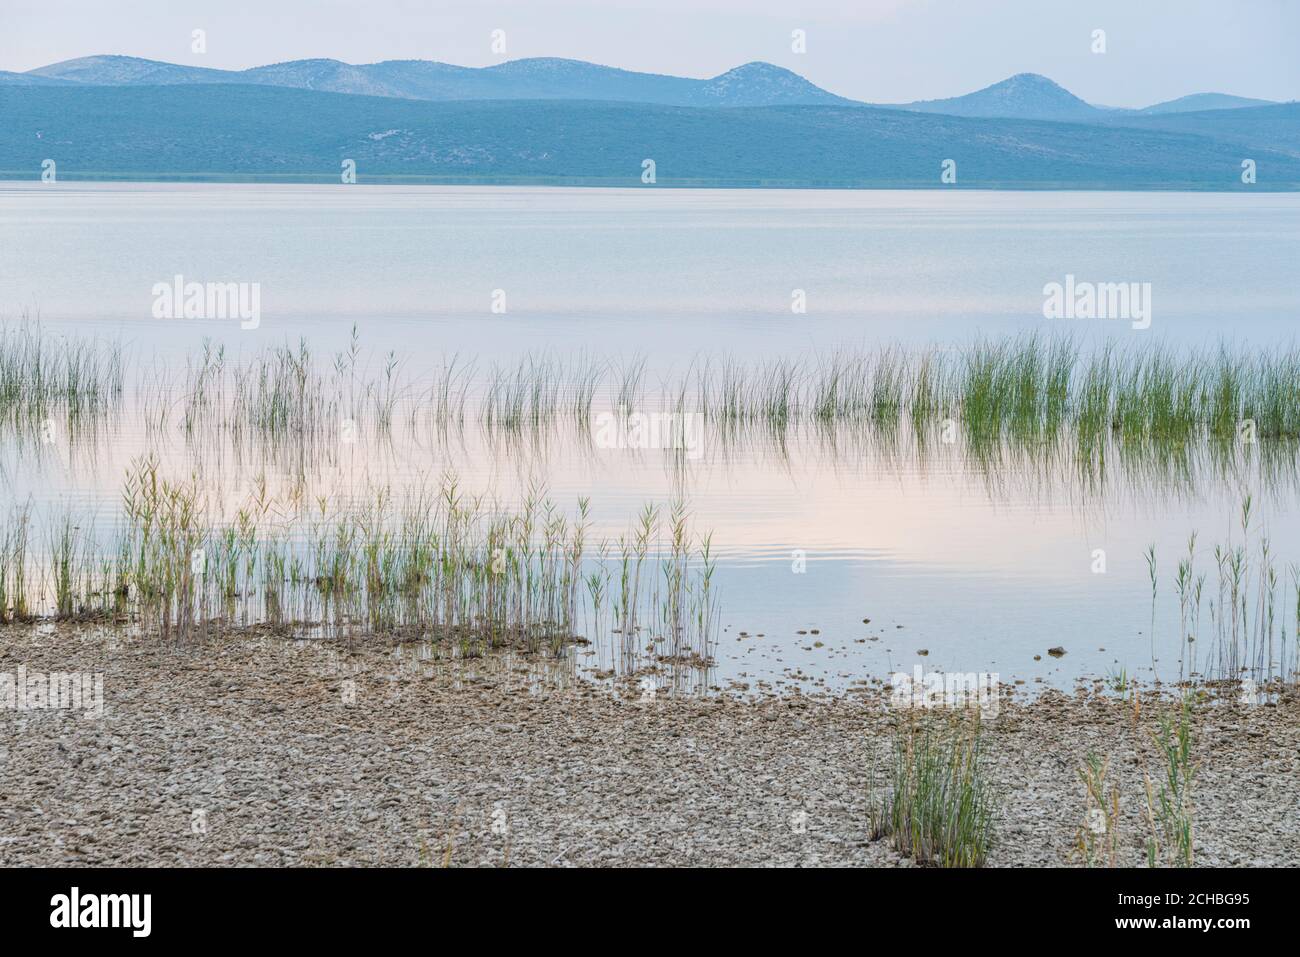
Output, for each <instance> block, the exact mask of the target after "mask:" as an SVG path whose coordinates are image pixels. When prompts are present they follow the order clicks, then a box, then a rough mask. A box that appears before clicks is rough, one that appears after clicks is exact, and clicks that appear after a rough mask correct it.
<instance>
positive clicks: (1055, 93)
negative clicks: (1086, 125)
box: [897, 73, 1106, 122]
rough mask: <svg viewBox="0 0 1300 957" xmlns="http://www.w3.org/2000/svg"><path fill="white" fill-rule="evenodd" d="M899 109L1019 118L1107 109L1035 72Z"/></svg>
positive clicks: (1088, 114)
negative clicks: (1089, 102) (959, 94)
mask: <svg viewBox="0 0 1300 957" xmlns="http://www.w3.org/2000/svg"><path fill="white" fill-rule="evenodd" d="M897 108H898V109H902V110H911V111H913V112H920V113H945V114H947V115H949V116H978V117H997V118H1014V119H1022V120H1059V121H1065V122H1086V121H1089V120H1096V119H1098V118H1099V117H1100V116H1101V115H1102V114H1104V113H1105V112H1106V111H1105V110H1103V109H1099V108H1098V107H1095V106H1092V105H1090V104H1088V103H1085V102H1084V101H1083V100H1081V99H1079V98H1078V97H1077V96H1075V95H1074V94H1073V93H1071V92H1070V91H1069V90H1067V89H1065V87H1063V86H1060V85H1059V84H1057V83H1054V82H1053V81H1051V80H1049V79H1048V78H1047V77H1045V76H1040V75H1039V74H1037V73H1017V74H1016V75H1015V76H1012V77H1008V78H1007V79H1005V80H1003V81H1002V82H1000V83H994V84H993V85H992V86H987V87H985V88H984V89H982V90H976V91H975V92H974V93H967V94H966V95H965V96H954V97H949V98H948V99H944V100H918V101H917V102H915V103H904V104H899V105H898V107H897Z"/></svg>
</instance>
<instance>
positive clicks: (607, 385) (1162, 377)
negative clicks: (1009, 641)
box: [0, 323, 1300, 687]
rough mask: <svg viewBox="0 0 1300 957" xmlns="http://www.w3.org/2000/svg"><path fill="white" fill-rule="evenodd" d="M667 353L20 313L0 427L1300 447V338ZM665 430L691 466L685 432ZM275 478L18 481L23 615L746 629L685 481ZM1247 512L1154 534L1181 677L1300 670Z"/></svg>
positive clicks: (442, 634) (379, 630)
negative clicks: (258, 345) (75, 328)
mask: <svg viewBox="0 0 1300 957" xmlns="http://www.w3.org/2000/svg"><path fill="white" fill-rule="evenodd" d="M648 378H649V376H648V374H647V370H646V365H645V363H644V361H642V360H636V359H634V360H630V361H625V362H621V363H612V362H607V361H604V360H600V359H596V358H593V357H588V356H579V357H577V358H574V359H571V360H562V359H559V358H551V357H540V358H539V357H533V358H528V359H525V360H523V361H522V362H521V363H520V364H519V365H517V366H515V367H500V366H493V367H491V368H490V369H489V370H487V372H486V374H483V375H479V374H476V372H475V370H474V367H473V365H472V364H471V363H462V362H461V361H460V360H459V359H457V358H456V357H451V358H448V359H447V360H446V361H445V363H444V365H443V366H442V367H441V368H439V369H434V370H431V371H425V372H423V373H417V372H413V371H412V370H409V369H408V368H407V367H406V366H405V365H404V364H403V363H402V362H400V361H399V360H398V359H397V358H396V357H395V356H394V355H392V354H389V355H388V356H385V357H381V360H380V362H379V363H378V367H377V368H375V364H374V363H373V362H372V361H371V360H370V359H368V358H365V357H364V356H363V352H362V348H361V345H360V342H359V339H358V337H357V336H356V333H355V330H354V333H353V340H352V343H351V346H350V347H349V348H348V349H346V350H344V351H341V352H338V353H336V354H335V355H334V356H333V359H332V362H329V363H322V362H321V361H320V360H318V359H317V358H316V357H315V356H314V355H313V353H312V352H311V351H310V349H309V347H308V346H307V344H306V343H305V342H301V343H299V344H298V345H297V346H292V347H291V346H288V345H286V346H281V347H276V348H272V349H269V350H265V351H263V352H260V353H257V354H255V355H253V356H251V357H248V358H242V359H236V358H233V357H230V356H228V355H227V354H226V352H225V351H224V349H223V348H222V347H220V346H217V345H213V344H212V343H210V342H209V343H205V344H204V346H203V348H202V350H200V352H199V353H198V354H196V355H191V356H190V357H189V358H188V359H187V360H186V362H185V365H184V367H183V369H180V370H178V371H176V372H175V373H173V374H171V375H168V374H167V372H166V370H164V369H162V368H161V367H160V366H159V364H158V363H157V362H155V363H153V364H152V365H149V364H142V365H141V366H140V367H139V368H134V367H131V366H130V365H129V363H128V362H127V361H126V360H125V359H124V352H123V349H122V346H121V345H120V344H118V343H113V342H105V341H100V340H87V339H77V338H63V337H55V336H51V335H49V334H47V333H45V332H44V331H43V330H42V329H41V327H40V326H39V325H37V324H28V323H24V324H20V325H10V326H0V437H3V438H5V439H6V440H14V441H18V442H20V443H21V442H22V441H25V440H31V439H33V437H34V436H38V435H41V434H42V433H43V432H49V431H51V430H53V431H56V432H57V431H58V430H59V429H64V430H66V434H67V437H68V441H69V442H70V443H72V442H78V441H79V442H85V443H90V444H92V445H93V443H94V441H96V440H97V438H100V437H103V436H104V435H106V434H108V433H110V432H111V431H112V429H113V428H114V427H117V426H118V425H120V422H121V421H122V420H123V419H124V418H129V419H131V420H132V421H140V420H143V422H144V428H145V434H146V435H147V436H148V437H149V438H150V439H151V440H158V441H159V442H161V439H162V438H163V437H164V436H166V435H168V434H177V433H179V434H180V435H183V436H184V437H185V438H186V441H187V442H189V441H191V440H193V441H196V442H198V443H199V444H200V445H201V444H202V443H203V442H206V441H211V440H212V438H213V437H214V436H216V437H218V438H219V440H220V441H223V442H224V441H230V442H232V443H239V442H241V441H243V440H245V439H247V438H255V440H256V441H258V442H261V443H266V444H269V445H272V446H275V447H278V448H281V449H282V450H283V449H291V450H293V454H294V456H296V457H297V459H298V460H299V468H300V469H301V468H303V467H304V466H303V462H304V461H308V460H315V459H314V457H315V456H319V455H321V454H322V453H323V452H324V451H325V450H327V449H328V448H330V447H331V446H336V445H337V444H338V443H340V442H346V441H349V438H348V437H347V436H346V435H345V434H343V433H344V432H347V431H351V432H354V433H359V434H360V435H361V436H367V435H376V434H378V435H384V434H388V435H394V434H399V435H400V434H401V430H402V429H406V430H408V434H409V435H425V436H428V435H431V434H432V435H442V436H443V437H444V438H445V437H446V436H447V435H448V434H449V433H452V432H455V431H456V430H461V429H465V428H474V427H477V428H479V429H481V430H486V431H488V432H502V433H507V434H511V435H517V436H518V435H523V436H528V435H535V434H537V433H543V432H547V431H550V430H559V431H561V432H563V433H565V434H568V435H571V436H575V437H577V438H578V440H579V443H585V444H587V445H592V444H594V441H595V440H594V438H593V436H594V430H593V428H592V422H593V417H594V414H595V413H596V411H597V410H598V409H600V408H602V407H603V406H611V407H615V408H618V409H620V410H622V412H621V414H623V415H626V416H630V415H634V414H635V413H636V411H638V410H655V411H666V412H668V413H670V414H673V415H677V416H691V415H694V416H699V417H701V418H703V419H704V420H705V421H706V422H707V423H708V424H709V428H710V432H709V435H710V436H714V437H725V436H727V435H731V436H732V437H733V439H735V438H738V437H744V436H746V435H750V434H752V431H751V430H756V431H758V432H759V433H760V434H763V435H765V436H766V437H767V438H768V439H769V440H770V441H773V442H774V443H776V444H778V445H780V444H782V443H783V442H784V441H785V440H787V439H788V438H789V436H790V434H791V432H792V430H793V429H795V428H796V427H802V428H806V429H811V430H814V431H816V430H819V429H830V430H832V431H833V432H834V434H836V435H839V434H841V433H840V432H837V431H834V430H841V429H847V430H850V431H851V432H858V433H862V434H866V435H869V436H871V437H872V438H873V440H875V441H876V442H878V443H881V442H883V443H884V444H886V445H887V444H888V443H889V442H890V441H895V440H896V439H897V437H898V436H899V435H905V436H908V437H909V438H910V440H911V441H912V443H913V444H914V445H915V446H920V447H922V448H924V447H933V448H936V449H941V448H943V447H944V446H945V445H947V444H950V443H951V442H955V441H957V440H960V441H961V443H962V444H963V446H964V451H965V453H966V454H967V455H968V456H974V457H975V458H976V459H978V457H979V456H980V455H981V454H984V455H986V456H987V457H988V458H989V460H990V461H996V458H997V456H998V454H999V450H1001V449H1003V448H1004V447H1006V446H1010V447H1012V448H1024V449H1033V450H1037V453H1038V454H1041V452H1042V450H1050V451H1049V452H1048V453H1047V454H1048V455H1049V456H1055V455H1057V454H1059V452H1060V450H1061V449H1063V448H1065V449H1069V450H1071V454H1072V456H1073V461H1075V462H1076V463H1077V462H1084V463H1094V464H1104V463H1105V461H1106V460H1107V458H1108V457H1110V456H1114V455H1118V456H1119V458H1120V459H1121V461H1123V458H1124V455H1125V453H1126V450H1127V454H1129V455H1134V454H1139V453H1140V454H1141V455H1146V456H1154V457H1156V458H1160V457H1162V456H1164V457H1167V458H1169V459H1172V460H1173V461H1175V462H1178V461H1185V458H1186V456H1187V455H1188V454H1189V451H1188V450H1189V449H1190V448H1193V447H1196V446H1201V447H1203V448H1204V449H1205V450H1207V451H1206V452H1205V453H1204V454H1207V455H1209V456H1210V457H1211V458H1212V459H1213V458H1215V457H1216V456H1217V457H1218V461H1219V462H1220V465H1221V466H1222V467H1229V466H1230V465H1231V464H1232V463H1234V462H1236V461H1237V460H1238V459H1239V458H1241V457H1245V456H1249V455H1251V454H1252V452H1253V450H1262V451H1260V456H1259V457H1260V459H1261V461H1266V460H1267V459H1268V456H1269V455H1270V454H1272V455H1275V456H1279V457H1277V458H1275V459H1274V461H1275V462H1277V463H1279V466H1280V468H1279V470H1283V471H1284V470H1285V464H1286V461H1287V456H1288V454H1289V455H1290V456H1291V457H1292V458H1291V461H1294V454H1295V449H1296V448H1300V442H1296V441H1295V440H1296V439H1297V438H1300V352H1297V351H1296V350H1295V349H1288V350H1285V351H1283V352H1280V353H1258V354H1250V353H1240V352H1232V351H1229V350H1227V349H1223V348H1221V349H1218V350H1214V351H1205V350H1201V351H1196V350H1192V351H1185V352H1181V353H1178V352H1173V351H1170V350H1163V349H1160V348H1144V349H1138V350H1121V349H1118V348H1115V347H1110V346H1107V347H1103V348H1102V349H1100V350H1099V351H1094V352H1084V351H1083V350H1081V349H1080V347H1078V345H1077V344H1076V343H1075V342H1074V341H1073V340H1070V339H1048V338H1046V337H1042V336H1025V337H1020V338H1017V339H1011V340H1006V341H1002V342H988V341H977V342H975V343H972V344H970V345H968V346H963V347H958V348H954V349H946V350H941V349H938V348H932V349H922V350H904V349H902V348H899V347H883V348H880V349H876V350H848V349H844V350H837V351H833V352H831V353H828V354H826V355H824V356H819V357H816V358H815V359H797V358H796V359H783V360H777V361H773V362H767V363H762V364H759V365H744V364H740V363H732V362H725V361H711V360H708V359H701V360H699V361H698V362H696V363H694V364H692V366H691V367H690V369H688V370H687V372H686V374H685V375H684V376H682V377H680V378H678V379H676V380H668V381H666V382H663V383H662V384H661V385H660V387H659V388H658V389H655V388H652V387H649V386H648V385H647V379H648ZM51 423H55V424H54V425H51ZM6 432H8V433H11V434H9V435H5V433H6ZM355 438H356V435H353V437H352V439H353V440H355ZM34 447H36V448H40V447H41V443H40V442H36V443H35V445H34ZM1287 449H1290V450H1291V451H1290V453H1288V452H1287V451H1286V450H1287ZM1268 450H1273V451H1272V452H1269V451H1268ZM1279 453H1280V454H1279ZM664 454H666V455H667V457H668V458H669V459H670V460H672V461H676V462H678V463H679V464H681V465H683V466H685V465H686V464H688V463H687V459H688V458H689V456H688V455H686V454H685V450H682V449H669V450H665V451H664ZM250 479H251V484H250V483H245V484H244V487H245V488H250V487H251V490H250V491H247V492H246V493H241V494H240V495H239V496H238V497H235V498H232V497H230V496H228V495H226V494H224V492H222V491H220V490H219V489H214V488H213V487H212V484H211V483H206V482H203V481H200V479H199V475H198V472H196V471H189V472H186V473H184V474H180V475H172V474H168V471H167V469H166V468H164V467H163V466H162V465H161V463H160V459H159V457H158V456H157V454H156V453H155V452H152V451H151V452H148V453H145V454H142V455H140V456H137V457H135V458H134V459H133V460H132V463H131V465H130V467H129V468H128V470H127V474H126V475H125V477H124V479H123V483H122V487H121V501H120V508H119V509H118V510H117V511H116V514H115V515H112V516H109V520H108V522H107V524H106V525H105V523H103V522H101V521H99V518H100V517H98V516H93V515H90V514H86V513H84V512H83V511H78V510H77V509H75V508H71V507H53V506H51V507H49V508H47V509H44V510H43V511H41V512H38V511H37V510H35V509H34V508H33V505H32V504H31V503H21V502H11V503H8V506H7V508H6V515H5V524H4V530H3V533H2V534H0V621H18V622H23V621H32V620H35V619H37V618H52V619H54V620H57V621H73V620H89V621H107V622H116V623H120V624H128V625H131V626H132V627H135V628H139V629H143V630H144V631H145V632H147V633H149V634H152V635H156V636H158V637H161V638H162V639H163V640H165V641H172V642H176V641H181V642H183V641H186V640H190V639H191V638H193V636H195V635H196V634H204V633H207V632H209V631H211V630H217V631H220V630H223V629H230V628H238V627H246V626H250V625H252V626H265V627H267V628H269V629H270V631H271V632H272V633H274V634H281V635H285V634H290V633H292V632H294V631H298V632H305V633H308V634H311V635H313V636H325V637H336V638H346V639H354V638H357V637H360V636H364V635H370V636H388V637H395V638H399V639H400V638H405V637H420V638H422V639H424V640H428V641H431V642H433V643H434V644H438V645H443V646H447V647H452V648H455V649H456V653H457V654H458V655H459V656H461V657H473V656H477V655H481V654H484V653H486V652H489V651H493V650H500V649H507V648H508V649H513V650H516V651H525V652H528V653H533V654H536V653H541V652H545V653H546V654H549V655H551V656H555V655H561V654H564V653H566V650H567V649H568V648H570V647H571V646H572V645H574V644H575V643H590V644H595V645H597V646H598V648H599V649H600V651H601V652H602V656H603V657H602V660H604V661H607V662H608V666H609V670H610V671H611V672H613V673H619V674H631V673H636V672H637V670H638V669H640V668H643V667H646V666H647V665H650V666H653V665H654V664H655V663H659V664H664V665H666V666H671V667H674V668H677V667H681V668H683V669H685V670H688V671H693V672H697V673H702V674H703V675H705V676H707V672H708V669H709V666H710V664H711V663H712V661H713V656H714V650H715V646H716V642H717V640H718V638H719V633H720V630H721V615H722V608H721V605H720V601H719V596H718V594H717V590H716V589H715V588H714V586H713V577H714V573H715V570H716V567H717V559H716V557H715V555H716V550H715V549H714V546H713V542H712V538H711V535H710V534H709V533H708V531H707V530H698V529H695V528H694V527H693V523H692V521H691V518H690V515H689V513H688V510H687V508H686V507H685V505H684V504H683V503H682V502H680V501H678V502H670V503H668V504H667V505H666V506H665V505H656V504H655V503H650V504H647V505H646V506H645V507H644V508H643V509H642V511H641V512H640V514H639V515H637V516H635V517H633V518H631V519H630V520H629V522H628V525H627V527H626V530H625V531H624V532H623V533H622V534H619V535H617V536H615V537H612V538H606V539H604V540H602V541H599V542H597V541H593V540H592V536H591V532H590V521H589V513H590V502H589V501H588V500H586V499H580V500H579V501H578V503H577V506H576V509H575V510H573V511H566V510H564V509H561V508H559V507H557V506H556V504H555V503H553V502H550V501H548V499H547V497H546V494H545V491H544V490H543V489H541V488H537V487H533V489H532V491H530V492H527V493H526V494H524V495H523V496H522V498H521V500H520V501H518V502H514V503H510V502H499V501H494V500H491V499H488V498H485V497H481V496H471V495H469V494H468V493H466V492H464V491H463V490H462V489H461V488H460V487H459V485H458V482H457V479H456V478H455V475H454V473H452V472H451V471H444V473H443V474H442V475H441V476H440V477H439V478H437V479H433V478H432V477H431V476H430V477H426V478H425V479H423V480H421V481H419V482H418V483H417V485H416V486H414V487H405V488H398V489H396V490H394V489H393V488H391V487H390V486H388V485H371V484H367V486H366V487H365V488H361V489H353V490H349V491H348V492H347V493H340V492H335V493H333V494H317V493H312V492H309V491H308V486H307V483H306V482H303V481H298V482H296V483H290V484H289V485H288V487H287V489H285V490H282V491H279V492H273V491H271V489H270V486H269V484H268V482H267V479H266V477H265V473H264V472H263V473H261V474H260V475H258V474H254V475H253V476H251V477H250ZM1238 526H1239V535H1234V536H1232V537H1231V538H1230V539H1229V540H1228V541H1225V542H1222V543H1220V544H1217V545H1216V546H1214V547H1213V548H1212V549H1209V550H1208V553H1209V557H1207V556H1206V552H1207V550H1206V549H1204V548H1200V549H1198V547H1197V544H1196V537H1195V535H1192V536H1191V538H1190V540H1189V541H1188V545H1187V550H1186V553H1185V554H1183V555H1181V556H1179V557H1178V558H1177V560H1176V561H1177V568H1176V571H1175V572H1174V573H1173V575H1172V577H1171V576H1170V575H1169V572H1168V570H1167V569H1164V570H1162V563H1164V562H1165V561H1166V560H1165V558H1164V556H1163V555H1160V556H1157V555H1156V553H1155V547H1154V546H1152V547H1151V549H1150V550H1149V552H1148V555H1147V564H1148V569H1149V573H1150V578H1151V590H1152V603H1151V621H1150V623H1149V625H1150V632H1149V640H1150V644H1151V656H1152V659H1153V665H1154V659H1155V658H1156V657H1157V652H1156V639H1157V634H1158V633H1159V634H1162V635H1166V636H1167V635H1168V632H1169V630H1170V628H1171V627H1172V626H1171V625H1170V624H1169V623H1167V622H1166V621H1165V620H1164V618H1165V616H1164V615H1163V614H1162V615H1161V616H1160V620H1157V602H1158V599H1159V598H1160V596H1162V595H1168V594H1169V591H1168V589H1169V582H1170V581H1171V580H1172V583H1173V588H1174V591H1175V593H1176V597H1177V602H1178V606H1177V607H1178V631H1177V633H1176V634H1177V635H1178V636H1179V650H1180V654H1179V672H1178V680H1179V681H1180V682H1183V681H1191V680H1193V679H1197V680H1211V681H1237V680H1241V679H1249V680H1251V681H1254V682H1256V683H1259V684H1261V685H1262V684H1267V683H1269V682H1273V681H1277V680H1280V681H1282V682H1286V681H1288V680H1291V679H1292V678H1293V677H1294V675H1295V673H1296V648H1297V641H1296V639H1297V635H1298V634H1300V567H1298V566H1296V565H1294V564H1292V565H1289V566H1283V565H1282V564H1281V563H1280V562H1279V560H1278V558H1277V557H1276V554H1275V552H1274V550H1273V547H1272V544H1271V542H1270V538H1269V534H1268V531H1267V529H1266V528H1262V527H1260V522H1259V520H1258V519H1257V518H1256V517H1255V509H1254V503H1253V502H1252V499H1251V498H1250V497H1249V496H1246V497H1245V499H1244V501H1243V502H1242V507H1241V511H1240V515H1239V522H1238ZM1166 602H1168V599H1166ZM611 636H612V637H611ZM1167 677H1170V678H1171V677H1172V676H1167ZM705 683H707V677H706V679H705ZM1110 683H1111V684H1114V685H1116V686H1117V687H1118V686H1123V685H1127V684H1128V679H1127V677H1126V676H1113V680H1111V681H1110ZM695 684H698V682H695Z"/></svg>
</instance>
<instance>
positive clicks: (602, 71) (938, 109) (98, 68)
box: [0, 56, 1270, 122]
mask: <svg viewBox="0 0 1300 957" xmlns="http://www.w3.org/2000/svg"><path fill="white" fill-rule="evenodd" d="M51 83H59V84H68V83H76V84H83V85H88V86H160V85H166V86H171V85H177V84H195V83H237V84H256V85H258V86H282V87H290V88H293V89H300V90H321V91H326V92H331V93H355V94H362V95H365V96H391V97H401V98H404V99H413V100H438V101H445V100H607V101H612V102H618V103H657V104H661V105H664V106H698V107H710V106H720V107H743V106H831V105H840V106H848V105H866V106H873V105H874V106H880V107H882V108H889V109H901V110H912V111H915V112H921V113H944V114H947V115H949V116H973V117H997V118H1011V119H1026V120H1055V121H1063V122H1088V121H1093V120H1096V121H1104V120H1107V119H1110V118H1113V117H1114V115H1115V114H1116V113H1139V114H1156V113H1173V112H1187V111H1199V110H1220V109H1233V108H1240V107H1252V106H1265V105H1268V104H1269V102H1270V101H1268V100H1254V99H1249V98H1247V97H1240V96H1230V95H1228V94H1225V93H1194V94H1192V95H1190V96H1185V97H1181V98H1179V99H1177V100H1170V101H1169V102H1167V103H1157V104H1155V105H1154V106H1149V107H1147V108H1145V109H1144V110H1127V109H1119V108H1111V107H1102V106H1093V105H1091V104H1089V103H1086V102H1084V101H1083V100H1081V99H1079V98H1078V97H1077V96H1075V95H1074V94H1072V93H1070V92H1069V91H1068V90H1066V89H1064V88H1063V87H1061V86H1058V85H1057V84H1056V83H1053V82H1052V81H1051V80H1049V79H1048V78H1047V77H1044V76H1039V75H1038V74H1035V73H1019V74H1016V75H1015V76H1013V77H1009V78H1008V79H1006V80H1003V81H1001V82H1000V83H995V84H993V85H992V86H989V87H986V88H984V89H982V90H976V91H975V92H974V93H967V94H966V95H964V96H956V97H951V98H948V99H942V100H919V101H916V102H914V103H893V104H890V103H883V104H860V103H856V101H854V100H849V99H846V98H844V97H842V96H837V95H835V94H834V93H830V92H828V91H826V90H823V89H822V88H821V87H818V86H816V85H814V84H812V83H810V82H808V81H807V80H805V79H804V78H803V77H801V76H799V75H798V74H797V73H793V72H791V71H790V70H786V69H784V68H782V67H778V66H774V65H773V64H771V63H762V62H754V63H746V64H744V65H743V66H738V67H736V68H735V69H734V70H728V71H727V72H726V73H722V74H720V75H718V76H715V77H712V78H710V79H707V80H697V79H690V78H687V77H678V76H666V75H662V74H657V73H636V72H633V71H630V70H619V69H616V68H614V67H608V66H600V65H598V64H595V63H586V62H583V61H581V60H565V59H558V58H552V57H541V58H533V59H523V60H510V61H508V62H506V63H501V64H497V65H495V66H488V67H464V66H455V65H453V64H450V63H437V62H434V61H432V60H386V61H384V62H382V63H366V64H351V63H343V62H341V61H339V60H327V59H318V60H290V61H288V62H285V63H273V64H270V65H267V66H259V67H253V68H251V69H248V70H213V69H208V68H206V67H197V66H186V65H182V64H177V63H164V62H161V61H158V60H145V59H140V58H139V57H128V56H89V57H80V58H78V59H75V60H64V61H63V62H61V63H53V64H50V65H49V66H43V67H39V68H37V69H35V70H30V71H28V72H26V73H0V85H5V84H11V85H33V84H51Z"/></svg>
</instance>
